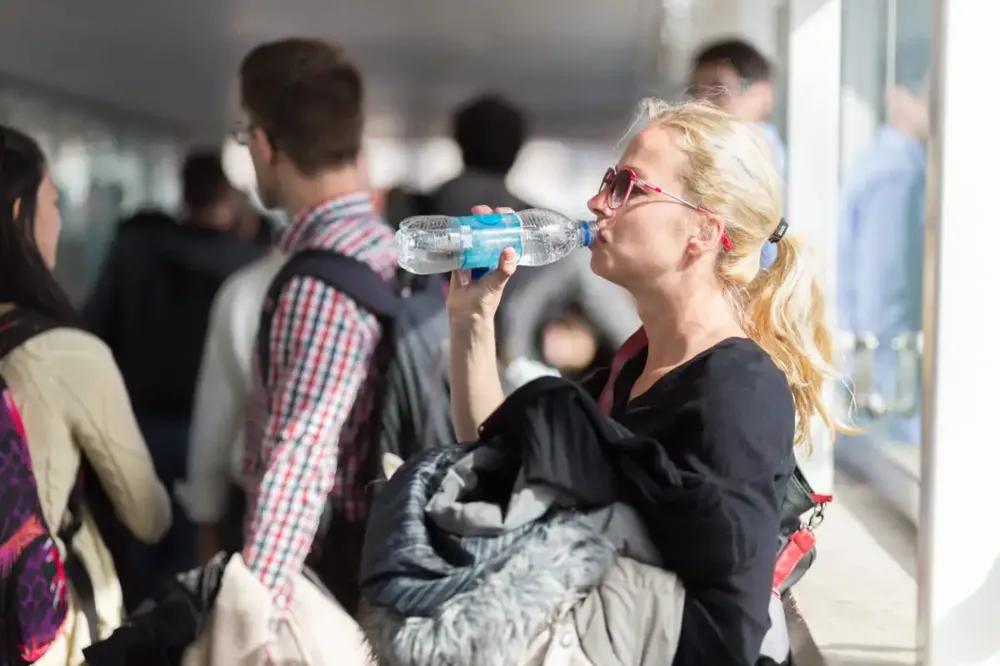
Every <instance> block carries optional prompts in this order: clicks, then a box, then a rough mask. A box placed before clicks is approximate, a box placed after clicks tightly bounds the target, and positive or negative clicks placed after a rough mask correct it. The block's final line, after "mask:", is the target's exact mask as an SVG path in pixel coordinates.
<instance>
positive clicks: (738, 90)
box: [689, 39, 785, 267]
mask: <svg viewBox="0 0 1000 666" xmlns="http://www.w3.org/2000/svg"><path fill="white" fill-rule="evenodd" d="M772 76H773V72H772V69H771V63H769V62H768V60H767V58H766V57H764V55H763V54H762V53H761V52H760V51H758V50H757V49H756V48H754V46H753V45H752V44H750V43H749V42H746V41H744V40H742V39H727V40H725V41H720V42H716V43H714V44H710V45H708V46H706V47H705V48H703V49H702V50H701V51H700V52H699V53H698V55H696V56H695V58H694V62H693V64H692V74H691V82H690V89H689V92H690V94H691V95H692V96H693V97H694V98H696V99H700V100H704V101H706V102H711V103H712V104H714V105H715V106H718V107H719V108H720V109H723V110H725V111H727V112H729V113H731V114H733V115H734V116H736V117H737V118H740V119H742V120H745V121H747V122H750V123H757V124H758V125H759V126H760V129H761V131H762V132H763V133H764V138H765V139H766V140H767V142H768V144H770V146H771V153H772V154H773V155H774V162H775V166H776V167H777V168H778V173H779V174H780V175H781V177H782V178H784V177H785V144H784V142H783V141H782V140H781V137H780V136H779V135H778V130H777V128H776V127H775V126H774V125H773V124H771V122H770V121H771V114H772V113H773V111H774V85H773V84H772V81H771V79H772ZM774 256H775V245H774V244H772V243H765V244H764V248H763V249H762V251H761V265H762V266H764V267H767V266H770V265H771V263H772V262H773V261H774Z"/></svg>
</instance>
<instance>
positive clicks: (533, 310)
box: [431, 95, 638, 366]
mask: <svg viewBox="0 0 1000 666" xmlns="http://www.w3.org/2000/svg"><path fill="white" fill-rule="evenodd" d="M452 124H453V136H454V139H455V142H456V143H457V144H458V147H459V150H460V151H461V153H462V161H463V163H464V164H465V169H464V170H463V171H462V173H461V174H459V175H458V176H457V177H456V178H454V179H452V180H450V181H448V182H447V183H445V184H444V185H442V186H441V187H440V188H438V189H437V191H436V192H434V193H432V194H431V205H432V208H433V212H435V213H443V214H445V215H455V216H458V215H468V211H469V210H470V208H471V207H472V206H473V205H475V204H477V203H478V202H481V201H493V202H496V203H497V205H499V206H505V207H509V208H512V209H514V210H524V209H526V208H531V207H532V206H531V205H530V204H528V203H526V202H524V201H523V200H522V199H520V198H519V197H518V196H517V195H515V194H513V193H511V192H510V190H509V189H508V188H507V185H506V182H505V180H506V178H507V176H508V175H509V173H510V170H511V169H512V168H513V166H514V163H515V162H516V160H517V157H518V155H519V154H520V152H521V149H522V147H523V146H524V144H525V142H526V141H527V139H528V136H529V128H528V121H527V118H526V117H525V115H524V113H523V112H522V111H521V110H520V109H518V108H517V107H516V106H514V105H513V104H512V103H511V102H509V101H508V100H506V99H504V98H503V97H500V96H498V95H485V96H482V97H479V98H476V99H474V100H471V101H469V102H468V103H466V104H465V105H464V106H462V107H461V108H460V109H459V110H458V111H457V112H456V113H455V116H454V119H453V121H452ZM571 306H576V307H577V309H578V310H580V311H581V313H582V317H577V316H574V315H570V314H567V313H563V310H565V309H566V308H567V307H571ZM554 311H555V313H556V314H558V315H559V316H558V319H559V322H558V323H557V324H553V323H552V321H553V320H552V315H553V313H554ZM587 322H590V324H591V325H588V323H587ZM636 326H638V318H637V317H636V314H635V308H634V306H633V305H632V303H631V301H630V299H629V298H628V297H627V295H625V294H624V293H622V291H621V290H620V289H618V288H616V287H615V286H613V285H611V284H609V283H608V282H607V281H606V280H603V279H601V278H599V277H597V276H595V275H594V274H593V273H591V271H590V270H589V268H588V266H587V257H586V253H578V254H577V255H574V256H571V257H568V258H567V259H565V260H563V261H560V262H558V263H555V264H550V265H548V266H538V267H529V266H524V267H522V268H521V270H519V271H518V273H517V275H516V276H514V277H513V278H512V279H511V282H510V284H509V285H508V286H507V298H506V299H505V300H504V302H503V303H502V304H501V307H500V309H499V311H498V313H497V331H498V335H499V337H500V350H499V351H500V358H501V360H502V362H503V363H508V362H510V361H513V360H514V359H518V358H526V359H529V360H533V361H546V362H547V359H545V349H544V346H543V345H541V344H539V341H540V340H548V341H549V344H548V346H549V348H550V349H552V350H554V353H555V354H556V355H557V356H558V357H559V358H561V359H571V360H572V362H571V363H570V365H572V366H581V365H583V366H585V365H589V364H590V363H591V361H592V360H593V359H594V352H593V350H595V349H597V348H598V347H600V346H602V342H603V341H606V342H607V343H608V344H610V346H612V347H616V346H617V345H619V344H621V343H622V342H624V341H625V339H626V338H627V337H628V336H629V335H630V334H631V333H632V332H633V331H634V330H635V328H636Z"/></svg>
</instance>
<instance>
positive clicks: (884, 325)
mask: <svg viewBox="0 0 1000 666" xmlns="http://www.w3.org/2000/svg"><path fill="white" fill-rule="evenodd" d="M919 88H920V89H921V92H911V91H910V90H908V89H907V88H906V87H905V86H903V85H895V86H893V87H892V88H891V89H890V90H889V91H888V93H887V95H886V106H887V112H888V113H887V116H888V117H887V121H886V123H885V124H884V125H883V126H882V127H881V128H879V131H878V134H877V136H876V137H875V141H874V143H873V144H872V146H871V147H870V148H869V149H868V150H867V151H866V152H865V153H864V154H863V155H862V157H861V159H860V160H859V161H858V163H857V164H856V166H855V168H854V170H853V171H852V172H850V174H849V176H848V178H847V179H846V181H845V184H844V195H843V202H844V209H843V213H842V217H841V223H840V224H841V226H840V234H839V236H840V241H839V248H838V271H837V274H838V277H837V281H838V289H837V305H838V310H839V312H840V317H841V324H842V328H843V329H845V330H848V331H852V332H854V333H872V334H874V335H875V337H876V339H877V340H878V342H879V347H878V349H877V350H876V352H875V356H874V363H873V367H872V386H871V390H873V391H874V392H876V393H878V394H879V395H881V396H882V397H883V398H884V399H885V400H886V401H887V402H888V403H889V405H890V406H891V405H892V402H893V398H894V397H895V395H896V380H897V375H898V370H899V356H898V354H897V352H896V351H895V350H894V349H893V348H892V347H893V340H895V339H896V338H897V337H898V336H899V335H901V334H903V333H914V332H918V331H920V328H921V305H922V298H923V289H922V287H923V267H924V214H925V206H924V192H925V185H924V181H925V177H926V157H925V151H924V142H925V141H926V139H927V135H928V132H929V119H928V111H927V98H926V79H925V80H924V83H922V84H920V86H919ZM917 379H918V378H917V377H914V378H913V381H917ZM913 389H914V390H918V389H919V386H916V387H913ZM917 395H918V396H919V393H917ZM917 406H918V407H919V404H918V405H917ZM875 432H876V433H877V436H880V437H886V438H889V439H891V440H893V441H902V442H909V443H917V442H918V441H919V437H920V419H919V415H910V416H900V415H893V414H887V415H886V416H885V417H883V418H882V419H880V420H879V421H878V424H877V427H876V430H875Z"/></svg>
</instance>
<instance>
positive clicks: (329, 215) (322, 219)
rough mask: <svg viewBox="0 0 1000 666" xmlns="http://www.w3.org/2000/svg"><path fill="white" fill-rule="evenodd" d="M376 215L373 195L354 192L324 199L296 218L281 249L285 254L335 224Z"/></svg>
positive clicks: (282, 241) (283, 239) (283, 238)
mask: <svg viewBox="0 0 1000 666" xmlns="http://www.w3.org/2000/svg"><path fill="white" fill-rule="evenodd" d="M374 214H375V207H374V205H373V203H372V197H371V194H369V193H368V192H352V193H351V194H345V195H343V196H337V197H330V198H329V199H324V200H323V201H321V202H320V203H318V204H316V205H315V206H313V207H312V208H310V209H309V210H306V211H304V212H302V213H300V214H299V215H297V216H295V218H294V219H293V220H292V224H291V226H290V227H289V228H288V230H287V231H285V235H284V236H283V237H282V239H281V244H280V247H281V249H282V250H284V251H285V252H290V251H293V250H294V249H295V248H297V247H301V246H302V245H303V244H304V243H307V242H308V240H309V239H310V238H311V237H313V236H314V235H315V234H316V233H317V232H319V231H320V230H322V229H323V228H325V227H327V226H328V225H329V224H331V223H333V222H339V221H342V220H346V219H350V218H356V217H370V216H372V215H374Z"/></svg>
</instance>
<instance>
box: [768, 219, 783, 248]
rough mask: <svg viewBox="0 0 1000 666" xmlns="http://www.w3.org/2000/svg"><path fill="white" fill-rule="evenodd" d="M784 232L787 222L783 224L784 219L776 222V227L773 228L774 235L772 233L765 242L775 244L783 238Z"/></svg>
mask: <svg viewBox="0 0 1000 666" xmlns="http://www.w3.org/2000/svg"><path fill="white" fill-rule="evenodd" d="M786 231H788V222H785V218H781V221H780V222H778V226H777V227H776V228H775V230H774V233H772V234H771V237H770V238H768V239H767V240H768V241H769V242H771V243H777V242H778V241H780V240H781V239H782V238H784V237H785V232H786Z"/></svg>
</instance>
